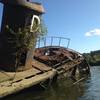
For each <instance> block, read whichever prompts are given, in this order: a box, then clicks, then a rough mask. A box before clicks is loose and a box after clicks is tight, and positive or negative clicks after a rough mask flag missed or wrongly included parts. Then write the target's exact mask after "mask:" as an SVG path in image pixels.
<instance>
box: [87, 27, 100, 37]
mask: <svg viewBox="0 0 100 100" xmlns="http://www.w3.org/2000/svg"><path fill="white" fill-rule="evenodd" d="M85 36H88V37H89V36H100V29H94V30H91V31H89V32H86V33H85Z"/></svg>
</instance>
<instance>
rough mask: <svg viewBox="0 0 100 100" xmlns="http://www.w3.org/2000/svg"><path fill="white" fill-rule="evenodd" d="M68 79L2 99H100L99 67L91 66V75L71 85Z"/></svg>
mask: <svg viewBox="0 0 100 100" xmlns="http://www.w3.org/2000/svg"><path fill="white" fill-rule="evenodd" d="M72 83H73V82H72V80H70V79H63V80H58V81H57V82H56V83H54V84H53V85H52V86H49V87H47V88H46V89H43V88H41V87H32V88H30V89H27V90H24V91H22V92H20V93H17V94H16V95H12V96H9V97H7V98H5V99H3V100H100V67H99V66H98V67H91V76H89V77H88V78H87V79H85V80H84V81H82V82H80V83H77V84H75V85H71V84H72Z"/></svg>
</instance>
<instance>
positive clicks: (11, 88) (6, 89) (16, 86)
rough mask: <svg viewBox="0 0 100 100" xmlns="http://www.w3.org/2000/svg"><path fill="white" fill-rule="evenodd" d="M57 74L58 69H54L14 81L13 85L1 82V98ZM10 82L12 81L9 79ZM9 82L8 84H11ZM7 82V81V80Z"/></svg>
mask: <svg viewBox="0 0 100 100" xmlns="http://www.w3.org/2000/svg"><path fill="white" fill-rule="evenodd" d="M55 74H56V71H55V70H54V69H52V70H51V71H48V72H45V73H43V74H39V75H36V76H34V77H31V78H28V79H23V80H22V81H19V82H16V83H13V84H12V85H8V86H7V85H4V83H2V84H3V85H2V84H0V98H2V97H4V96H7V95H10V94H13V93H16V92H18V91H21V90H23V89H25V88H28V87H31V86H33V85H36V84H39V83H40V82H42V81H45V80H47V79H49V78H53V77H54V76H55ZM9 82H10V81H9ZM9 82H8V84H9ZM5 83H6V84H7V82H5Z"/></svg>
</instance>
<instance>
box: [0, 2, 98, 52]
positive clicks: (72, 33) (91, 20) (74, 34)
mask: <svg viewBox="0 0 100 100" xmlns="http://www.w3.org/2000/svg"><path fill="white" fill-rule="evenodd" d="M30 1H35V2H40V3H42V5H43V7H44V9H45V14H43V19H44V22H45V24H46V26H47V29H48V34H47V35H48V36H57V37H65V38H70V39H71V42H70V45H69V48H71V49H74V50H76V51H78V52H80V53H85V52H90V51H94V50H100V45H99V43H100V0H30ZM2 9H3V7H2V5H0V19H1V18H2ZM0 22H1V20H0Z"/></svg>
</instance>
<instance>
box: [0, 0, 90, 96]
mask: <svg viewBox="0 0 100 100" xmlns="http://www.w3.org/2000/svg"><path fill="white" fill-rule="evenodd" d="M0 2H2V3H3V4H4V6H3V18H2V27H1V33H0V98H3V97H5V96H7V95H10V94H14V93H16V92H19V91H21V90H23V89H25V88H28V87H31V86H33V85H36V84H41V83H42V82H44V81H47V80H53V79H55V78H56V79H59V78H60V76H64V77H73V78H75V76H76V75H82V74H89V72H90V69H89V65H88V63H87V62H86V60H85V58H84V57H83V56H82V55H81V54H80V53H78V52H76V51H74V50H71V49H69V48H68V45H69V39H67V40H68V45H67V47H63V46H61V45H60V44H61V41H62V39H65V38H61V37H60V38H58V37H51V41H49V43H50V44H51V45H47V44H48V42H47V41H46V38H44V42H43V43H42V44H44V45H42V46H41V39H38V43H37V45H36V46H37V48H36V49H35V50H34V49H32V50H29V51H27V52H24V53H22V54H21V58H20V59H21V61H20V62H21V64H19V66H17V67H16V55H14V54H15V53H16V51H17V50H16V48H15V47H14V46H15V45H14V44H13V43H12V42H9V41H8V39H9V38H11V40H13V41H15V40H14V38H15V37H14V36H13V35H11V33H10V31H7V29H6V26H7V25H8V26H9V27H10V28H11V29H13V30H14V31H15V32H16V34H17V31H18V29H19V28H24V27H25V26H30V31H32V27H33V26H34V22H35V24H37V26H38V24H40V18H39V16H40V15H41V14H42V13H44V9H43V7H42V5H41V4H39V3H36V2H33V3H32V2H29V0H1V1H0ZM20 16H21V17H20ZM54 38H58V39H59V41H58V43H59V45H58V46H57V45H53V41H54ZM42 40H43V39H42ZM55 43H56V42H55ZM34 48H35V47H34ZM23 57H24V59H23Z"/></svg>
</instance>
